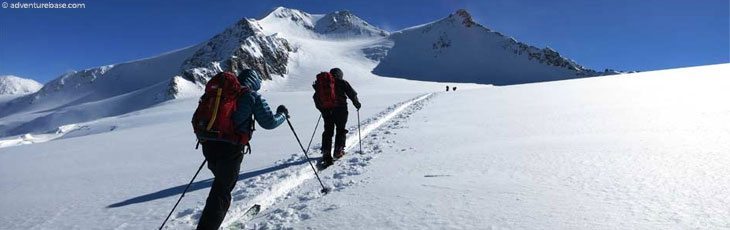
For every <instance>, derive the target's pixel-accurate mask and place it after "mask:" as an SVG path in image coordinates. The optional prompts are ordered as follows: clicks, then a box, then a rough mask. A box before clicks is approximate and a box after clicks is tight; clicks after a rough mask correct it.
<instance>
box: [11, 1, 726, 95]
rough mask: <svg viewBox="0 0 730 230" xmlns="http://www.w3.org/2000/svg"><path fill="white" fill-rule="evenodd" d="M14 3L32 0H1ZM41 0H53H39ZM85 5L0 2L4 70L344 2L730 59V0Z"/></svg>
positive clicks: (414, 16)
mask: <svg viewBox="0 0 730 230" xmlns="http://www.w3.org/2000/svg"><path fill="white" fill-rule="evenodd" d="M0 1H7V2H8V3H16V2H18V1H21V2H33V1H30V0H28V1H26V0H0ZM37 2H48V1H47V0H46V1H37ZM51 2H66V3H84V4H85V7H86V8H85V9H8V8H0V75H4V74H13V75H19V76H24V77H29V78H33V79H36V80H38V81H40V82H43V83H45V82H48V81H50V80H52V79H54V78H56V77H57V76H59V75H60V74H62V73H64V72H67V71H71V70H82V69H85V68H90V67H95V66H100V65H105V64H114V63H119V62H124V61H129V60H134V59H139V58H145V57H150V56H155V55H157V54H160V53H163V52H166V51H170V50H174V49H178V48H182V47H186V46H190V45H194V44H197V43H200V42H202V41H205V40H206V39H208V38H210V37H212V36H213V35H215V34H216V33H219V32H221V31H222V30H223V29H224V28H226V27H228V26H230V25H232V24H233V23H235V22H236V21H237V20H239V19H240V18H243V17H249V18H261V17H262V16H263V15H264V14H265V13H266V12H267V11H269V10H270V9H273V8H274V7H276V6H285V7H289V8H295V9H300V10H304V11H306V12H309V13H327V12H331V11H335V10H342V9H347V10H350V11H351V12H353V13H354V14H356V15H358V16H359V17H361V18H363V19H365V20H366V21H368V22H370V23H371V24H374V25H376V26H380V27H381V28H383V29H386V30H389V31H395V30H399V29H403V28H406V27H410V26H414V25H418V24H423V23H427V22H430V21H434V20H437V19H440V18H443V17H446V16H447V15H448V14H450V13H452V12H454V11H455V10H457V9H460V8H464V9H467V10H468V11H469V12H471V13H472V15H473V16H474V18H475V20H477V21H478V22H479V23H480V24H482V25H484V26H486V27H488V28H491V29H493V30H496V31H500V32H502V33H504V34H507V35H509V36H512V37H514V38H516V39H517V40H519V41H523V42H526V43H528V44H531V45H535V46H538V47H545V46H549V47H551V48H553V49H555V50H557V51H558V52H560V53H561V54H562V55H563V56H566V57H568V58H571V59H573V60H575V61H577V62H578V63H580V64H582V65H585V66H587V67H590V68H594V69H599V70H602V69H604V68H612V69H618V70H640V71H646V70H657V69H667V68H676V67H684V66H696V65H706V64H717V63H727V62H730V22H729V21H730V3H729V2H730V1H728V0H559V1H545V0H475V1H456V0H415V1H405V0H385V1H381V0H346V1H343V0H331V1H326V0H291V1H281V0H256V1H244V0H217V1H202V0H199V1H192V0H182V1H141V0H106V1H92V0H68V1H55V0H52V1H51Z"/></svg>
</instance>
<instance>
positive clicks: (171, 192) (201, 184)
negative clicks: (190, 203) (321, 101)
mask: <svg viewBox="0 0 730 230" xmlns="http://www.w3.org/2000/svg"><path fill="white" fill-rule="evenodd" d="M311 159H312V160H317V159H319V157H316V158H311ZM305 163H307V160H306V159H302V160H299V161H294V162H289V163H284V164H280V165H275V166H272V167H269V168H265V169H259V170H256V171H250V172H245V173H241V174H239V175H238V181H241V180H245V179H248V178H251V177H255V176H258V175H263V174H266V173H270V172H274V171H278V170H282V169H285V168H288V167H289V166H295V165H301V164H305ZM212 184H213V178H210V179H206V180H202V181H197V182H193V183H192V184H191V185H190V188H189V189H188V192H192V191H196V190H200V189H205V188H209V187H210V186H211V185H212ZM186 186H187V184H183V185H178V186H175V187H171V188H167V189H163V190H160V191H157V192H153V193H149V194H145V195H141V196H138V197H134V198H130V199H127V200H125V201H122V202H118V203H114V204H110V205H109V206H107V208H118V207H122V206H127V205H130V204H138V203H144V202H147V201H152V200H157V199H162V198H166V197H170V196H175V195H180V194H182V193H183V190H185V187H186Z"/></svg>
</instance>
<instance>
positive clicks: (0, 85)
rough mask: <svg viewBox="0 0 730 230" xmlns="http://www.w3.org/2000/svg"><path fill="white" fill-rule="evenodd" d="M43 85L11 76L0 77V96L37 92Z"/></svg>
mask: <svg viewBox="0 0 730 230" xmlns="http://www.w3.org/2000/svg"><path fill="white" fill-rule="evenodd" d="M41 87H43V84H41V83H38V82H37V81H34V80H32V79H27V78H22V77H18V76H13V75H4V76H0V95H7V94H27V93H33V92H35V91H38V90H39V89H41Z"/></svg>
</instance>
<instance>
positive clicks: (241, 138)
mask: <svg viewBox="0 0 730 230" xmlns="http://www.w3.org/2000/svg"><path fill="white" fill-rule="evenodd" d="M250 91H251V90H250V89H249V88H248V87H246V86H241V84H240V83H239V82H238V79H236V76H235V75H234V74H233V73H230V72H222V73H219V74H216V75H215V76H213V78H211V79H210V80H209V81H208V83H206V84H205V93H204V94H203V96H201V97H200V101H198V108H197V109H195V113H194V114H193V119H192V123H193V132H195V136H196V137H197V138H198V143H200V142H203V141H206V140H216V141H226V142H229V143H233V144H241V145H248V142H249V140H251V135H252V134H253V127H251V129H250V130H249V132H244V133H239V132H237V131H236V127H235V126H236V125H235V123H234V122H233V113H234V112H235V111H236V105H237V103H236V101H237V99H238V97H239V96H240V95H243V94H245V93H248V92H250ZM251 123H252V124H253V121H251ZM252 126H253V125H252Z"/></svg>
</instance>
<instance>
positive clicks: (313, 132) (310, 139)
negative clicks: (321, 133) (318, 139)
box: [307, 114, 322, 152]
mask: <svg viewBox="0 0 730 230" xmlns="http://www.w3.org/2000/svg"><path fill="white" fill-rule="evenodd" d="M320 120H322V114H319V118H318V119H317V125H315V126H314V131H312V137H310V138H309V144H307V152H309V146H312V140H314V134H316V133H317V128H318V127H319V121H320Z"/></svg>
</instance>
